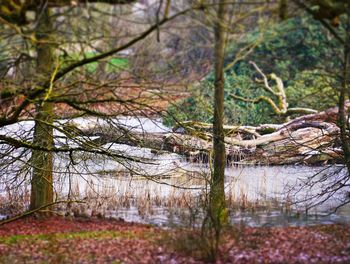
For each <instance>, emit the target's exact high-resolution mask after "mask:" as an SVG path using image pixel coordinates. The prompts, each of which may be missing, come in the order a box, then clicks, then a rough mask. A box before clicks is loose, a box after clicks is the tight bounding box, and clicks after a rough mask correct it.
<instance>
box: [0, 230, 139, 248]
mask: <svg viewBox="0 0 350 264" xmlns="http://www.w3.org/2000/svg"><path fill="white" fill-rule="evenodd" d="M108 238H110V239H115V238H128V239H133V238H136V237H135V235H134V233H132V232H117V231H83V232H74V233H55V234H35V235H14V236H9V237H0V243H1V244H7V245H11V244H16V243H20V242H21V241H28V240H29V241H36V240H68V239H95V240H100V239H108Z"/></svg>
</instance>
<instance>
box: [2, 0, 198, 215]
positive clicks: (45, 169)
mask: <svg viewBox="0 0 350 264" xmlns="http://www.w3.org/2000/svg"><path fill="white" fill-rule="evenodd" d="M131 2H133V1H123V0H119V1H112V0H106V1H89V3H90V5H89V8H88V9H84V6H86V4H87V3H86V2H85V1H54V0H52V1H51V0H48V1H5V2H4V1H1V2H0V4H1V7H2V8H1V12H0V20H1V22H2V30H3V31H2V33H3V34H4V35H5V36H6V37H7V38H4V39H3V41H4V42H6V41H7V44H8V43H9V42H10V41H11V38H16V40H17V42H16V45H13V51H9V52H6V53H5V54H3V55H4V56H5V58H6V59H7V58H8V60H12V57H11V56H12V55H13V54H14V56H18V57H17V58H16V57H14V58H13V61H14V62H13V65H12V66H10V67H7V68H6V69H4V74H5V75H8V73H9V71H10V70H12V71H13V70H14V71H18V74H17V75H16V76H14V75H12V76H11V74H9V75H8V76H7V78H6V79H5V80H4V81H3V82H2V84H1V91H0V92H1V100H2V101H3V102H4V105H5V107H4V108H3V109H2V115H1V117H0V127H5V126H7V125H11V124H15V123H17V122H18V121H20V120H21V119H23V118H24V119H28V118H30V117H32V118H33V119H34V120H35V125H34V130H33V138H32V139H31V135H30V134H28V135H26V137H17V135H15V136H9V135H5V134H1V135H0V140H1V143H2V144H5V145H6V146H8V149H9V151H14V150H16V149H17V150H21V151H22V153H26V155H27V154H28V151H30V152H31V155H30V156H31V157H30V160H27V156H26V157H25V158H23V159H19V160H21V162H22V163H24V164H29V165H30V166H29V167H30V168H31V201H30V209H31V210H36V209H40V208H43V207H45V206H47V205H51V204H52V203H53V202H54V200H53V199H54V192H53V181H54V179H53V173H54V171H55V168H54V165H53V156H54V154H55V155H56V154H59V153H66V155H69V157H70V158H71V159H72V163H73V164H74V163H75V162H74V160H73V158H72V157H73V153H74V152H79V151H83V152H88V153H95V154H98V155H99V154H100V155H107V156H108V155H109V156H111V157H113V158H115V159H120V160H121V161H122V160H128V161H141V160H139V159H137V158H134V157H132V156H130V155H127V154H125V153H120V152H119V151H110V150H108V149H104V148H103V147H101V146H99V145H98V144H95V143H94V142H93V141H91V140H81V139H77V138H75V137H74V135H73V134H72V133H71V131H69V129H66V128H65V127H64V126H62V125H60V124H57V123H55V122H54V119H55V117H56V112H57V111H60V109H62V108H63V109H65V110H66V114H67V113H68V115H76V114H84V113H88V114H90V115H94V116H100V117H108V116H110V115H116V114H118V113H120V112H121V110H120V108H121V106H122V107H123V108H124V111H126V110H128V111H131V112H135V113H136V111H145V110H147V109H149V110H152V103H151V101H154V100H155V99H156V96H153V98H152V96H151V97H149V98H148V99H147V100H148V102H149V105H150V106H148V104H145V103H144V101H145V100H146V99H145V98H142V97H144V95H143V94H142V95H141V94H136V95H134V96H131V95H130V96H129V97H127V96H124V97H123V96H122V95H120V94H118V93H117V88H115V87H118V85H119V86H123V85H125V86H126V84H127V79H128V78H125V77H124V79H126V80H123V77H122V73H120V74H118V77H119V79H120V80H118V79H117V80H118V81H117V83H115V81H114V82H113V81H111V80H109V79H108V78H107V79H104V80H103V81H100V80H99V78H98V77H99V76H98V74H91V72H90V73H88V70H89V68H84V66H86V65H88V64H89V65H91V63H94V62H99V61H102V60H104V59H106V58H108V57H110V56H112V55H115V54H117V53H118V52H120V51H122V50H125V49H128V48H130V47H132V46H133V45H134V44H135V43H137V42H139V41H141V40H143V39H145V38H146V37H147V36H149V35H151V34H152V33H153V32H157V31H158V30H159V27H160V26H162V25H163V24H165V23H167V22H169V21H172V20H174V19H175V18H177V17H179V16H181V15H183V14H185V13H187V12H189V11H190V10H192V9H196V8H198V7H196V6H190V7H188V8H187V9H186V8H185V9H183V10H180V11H179V12H176V13H174V14H172V15H169V6H170V4H171V1H166V2H164V5H162V3H163V2H161V3H160V8H161V11H162V12H161V15H162V17H159V19H157V21H155V23H153V24H151V25H150V27H149V28H146V29H144V27H143V26H142V27H141V26H139V27H137V26H136V27H135V28H133V29H132V30H133V31H135V32H133V33H135V36H132V34H126V37H125V38H124V39H121V40H120V43H117V45H116V47H115V48H110V47H109V45H111V42H110V39H113V38H108V37H107V38H104V36H103V34H104V33H106V32H102V33H103V34H102V36H101V34H100V33H99V31H97V30H96V31H92V32H90V31H89V30H88V31H86V34H84V33H85V32H84V31H82V30H83V28H82V27H83V26H87V27H93V28H94V27H96V28H98V27H99V25H98V23H96V24H92V23H91V21H98V20H99V19H100V20H102V21H103V20H105V21H108V19H110V20H109V21H108V23H110V24H112V25H113V23H114V22H115V21H114V19H113V17H115V15H120V16H123V12H122V11H121V14H113V13H109V12H108V11H105V10H106V8H105V6H104V5H101V4H102V3H105V4H113V5H120V4H127V3H131ZM125 8H127V7H125ZM107 10H108V9H107ZM85 12H88V14H87V16H88V20H87V21H86V23H87V24H85V22H84V21H85V20H84V19H83V18H84V16H85V15H86V13H85ZM33 13H34V14H35V16H33ZM125 13H126V12H125ZM101 14H104V15H105V16H102V15H101ZM74 15H76V16H77V17H81V18H82V20H81V25H79V24H78V23H77V20H76V17H75V16H74ZM124 16H125V15H124ZM159 16H160V14H159ZM62 18H63V19H62ZM70 22H71V23H70ZM59 27H61V28H60V29H61V30H62V32H63V33H61V34H59V33H57V32H58V28H59ZM79 30H80V32H78V31H79ZM127 30H128V29H127V28H126V27H124V31H127ZM77 32H78V33H77ZM108 33H109V34H110V35H111V36H113V34H116V33H115V31H113V30H111V32H108ZM121 33H122V34H123V31H122V32H121ZM114 37H115V35H114ZM98 38H100V41H101V42H102V43H99V42H96V39H98ZM108 41H109V42H108ZM75 43H76V44H75ZM21 45H23V46H24V47H26V49H24V50H23V51H22V53H20V55H19V54H18V53H16V52H18V49H19V47H20V46H21ZM91 48H92V49H93V50H95V51H97V54H93V55H92V56H91V55H89V56H87V55H86V52H85V50H86V49H91ZM75 50H77V52H78V58H77V56H76V55H75ZM103 50H104V51H103ZM33 61H35V62H36V63H33ZM107 62H108V61H107ZM34 65H35V66H34ZM101 65H102V64H101ZM33 66H34V67H35V71H32V67H33ZM21 67H22V68H23V70H24V72H25V74H22V73H20V71H19V70H20V69H21ZM117 67H118V66H117ZM117 67H116V68H117ZM90 69H91V67H90ZM85 70H86V71H85ZM102 70H103V69H102ZM26 71H28V72H29V74H28V73H26ZM31 74H32V76H31ZM114 74H115V73H114ZM124 75H125V74H124ZM113 78H116V76H115V75H114V76H113ZM93 88H95V89H93ZM101 104H108V105H109V107H106V108H107V110H108V111H107V110H106V108H104V109H105V110H104V111H99V110H98V108H97V109H96V107H99V105H101ZM125 109H126V110H125ZM55 131H56V132H55ZM57 131H58V132H60V133H63V134H64V135H65V136H66V137H67V138H68V139H69V141H70V144H69V143H68V144H62V143H61V142H57V138H59V137H57V136H54V133H57ZM124 132H125V133H127V131H124ZM55 141H56V142H55ZM73 143H74V147H72V145H73ZM4 155H6V154H4ZM23 155H24V154H20V156H21V157H23ZM17 161H18V157H17ZM17 161H16V158H13V162H17ZM5 166H7V167H8V165H6V164H5ZM8 168H9V167H8ZM4 174H6V172H5V171H4Z"/></svg>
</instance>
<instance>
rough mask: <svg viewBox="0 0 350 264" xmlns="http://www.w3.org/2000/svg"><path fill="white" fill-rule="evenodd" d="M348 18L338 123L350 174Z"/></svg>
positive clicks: (349, 18) (349, 15)
mask: <svg viewBox="0 0 350 264" xmlns="http://www.w3.org/2000/svg"><path fill="white" fill-rule="evenodd" d="M347 12H348V18H347V24H346V25H345V27H346V38H345V43H344V63H343V69H342V84H341V90H340V96H339V113H338V122H339V128H340V139H341V142H342V148H343V152H344V163H345V164H346V166H347V169H348V173H349V174H350V145H349V134H348V133H349V131H348V124H349V116H348V109H347V107H346V96H347V95H348V96H349V93H350V92H349V90H348V82H349V70H350V68H349V67H350V44H349V41H350V11H349V10H348V11H347Z"/></svg>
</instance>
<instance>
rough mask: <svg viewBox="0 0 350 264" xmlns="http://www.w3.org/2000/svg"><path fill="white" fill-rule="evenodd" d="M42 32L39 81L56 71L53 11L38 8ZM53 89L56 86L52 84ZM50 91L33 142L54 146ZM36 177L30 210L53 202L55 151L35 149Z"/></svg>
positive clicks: (38, 115) (39, 110)
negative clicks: (52, 41) (51, 16)
mask: <svg viewBox="0 0 350 264" xmlns="http://www.w3.org/2000/svg"><path fill="white" fill-rule="evenodd" d="M37 16H38V31H37V34H36V37H37V38H38V39H39V40H41V41H39V44H38V46H37V75H38V76H37V77H38V79H37V80H36V81H37V83H40V82H41V81H42V80H45V79H47V77H48V76H50V75H51V74H53V68H54V67H53V64H54V63H53V47H52V44H49V43H50V41H47V40H50V39H51V38H50V35H51V33H52V23H51V21H50V11H49V9H48V8H45V7H44V8H42V9H38V11H37ZM51 88H52V87H51ZM49 93H50V88H49V89H48V91H47V94H46V95H45V96H43V97H42V98H41V100H39V101H38V102H37V105H36V116H35V126H34V136H33V144H34V145H39V146H42V147H45V148H47V149H50V148H52V147H53V126H52V124H53V104H52V103H49V102H45V98H46V97H48V96H49ZM31 165H32V180H31V199H30V208H29V209H30V210H35V209H37V208H40V207H42V206H46V205H47V204H51V203H53V153H52V152H50V151H40V150H33V151H32V157H31Z"/></svg>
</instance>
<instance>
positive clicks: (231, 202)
mask: <svg viewBox="0 0 350 264" xmlns="http://www.w3.org/2000/svg"><path fill="white" fill-rule="evenodd" d="M60 122H61V123H62V122H63V123H64V122H65V121H58V124H59V123H60ZM75 122H76V123H78V124H80V125H81V126H90V125H91V123H92V124H96V120H95V119H93V118H91V119H87V118H81V119H76V120H75ZM118 123H119V124H121V125H123V126H125V127H128V128H129V129H131V130H136V131H146V132H157V133H167V132H169V131H170V129H169V128H166V127H164V126H163V125H162V124H161V122H160V120H150V119H147V118H127V117H124V118H119V119H118ZM32 127H33V124H32V122H30V121H26V122H21V123H18V124H15V125H12V126H8V127H6V128H3V129H2V130H1V131H0V132H1V133H3V134H6V135H11V134H13V136H15V137H18V138H21V139H24V138H29V139H30V138H31V137H32V132H31V131H32ZM55 136H56V139H55V144H56V146H60V145H64V144H67V145H74V144H76V142H70V139H66V138H64V135H63V134H62V133H60V132H59V131H55ZM103 148H104V149H108V150H109V151H115V152H118V153H120V154H122V155H125V154H127V155H132V156H134V157H138V158H146V159H147V160H146V161H145V162H141V163H139V162H134V161H125V160H119V159H116V158H114V159H111V158H106V157H102V156H99V155H97V154H95V153H89V154H86V153H79V152H74V153H73V154H72V156H68V155H67V154H56V156H55V162H54V174H55V177H54V178H55V194H56V197H57V199H67V198H68V199H79V200H83V201H85V202H86V203H85V204H82V205H74V206H73V208H69V209H67V208H65V207H63V206H62V207H59V208H58V210H61V211H67V210H68V211H70V212H69V213H72V214H75V213H76V212H77V211H79V214H84V215H96V214H100V215H103V216H105V217H113V218H123V219H124V220H126V221H134V222H142V223H151V224H156V225H162V226H171V225H200V223H201V219H202V218H203V210H204V209H205V207H206V202H205V200H206V199H205V198H206V194H207V192H208V179H209V175H210V168H209V167H208V165H207V164H198V163H196V164H194V163H189V162H187V161H186V160H184V159H183V158H182V157H180V156H178V155H176V154H166V153H158V154H157V153H153V152H152V151H151V150H149V149H146V148H137V147H131V146H127V145H120V144H112V143H110V144H106V145H104V146H103ZM0 151H1V152H2V154H3V155H2V160H5V159H7V158H8V156H7V154H4V153H5V152H6V151H7V149H6V148H4V147H2V148H1V149H0ZM16 151H17V152H12V154H11V155H12V158H14V159H16V162H14V163H13V164H12V165H11V166H8V167H6V168H5V167H3V169H2V171H1V175H0V195H1V194H4V193H5V192H6V188H8V186H9V183H11V181H9V179H11V177H12V175H11V174H12V173H14V172H16V173H18V172H20V173H22V171H21V170H19V169H18V168H21V167H22V166H25V165H26V162H27V160H28V157H29V154H30V153H26V152H20V150H16ZM17 153H18V154H17ZM19 155H21V156H19ZM19 157H20V158H19ZM73 161H74V162H73ZM23 175H24V176H23V178H20V177H19V178H17V181H16V183H18V182H20V183H25V182H27V185H28V181H29V178H28V175H29V174H28V173H27V174H25V173H24V174H23ZM225 175H226V178H225V192H226V197H227V205H228V208H229V211H230V216H231V221H232V223H245V224H248V225H251V226H281V225H282V226H283V225H313V224H319V223H323V224H328V223H343V222H348V223H349V222H350V205H349V204H348V205H344V206H342V207H340V208H338V207H339V206H340V205H342V204H343V203H345V202H346V201H349V193H350V188H349V184H350V180H349V177H348V176H347V172H346V170H345V169H344V168H343V167H342V166H330V167H326V166H322V167H308V166H301V165H300V166H243V165H240V166H237V165H233V164H231V165H229V166H228V167H227V168H226V172H225ZM12 183H14V182H12ZM26 188H27V191H28V187H26ZM336 208H337V210H335V209H336ZM73 211H74V212H73Z"/></svg>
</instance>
